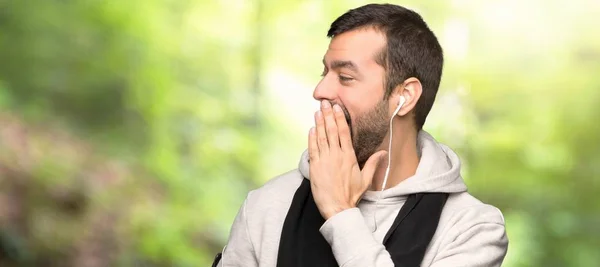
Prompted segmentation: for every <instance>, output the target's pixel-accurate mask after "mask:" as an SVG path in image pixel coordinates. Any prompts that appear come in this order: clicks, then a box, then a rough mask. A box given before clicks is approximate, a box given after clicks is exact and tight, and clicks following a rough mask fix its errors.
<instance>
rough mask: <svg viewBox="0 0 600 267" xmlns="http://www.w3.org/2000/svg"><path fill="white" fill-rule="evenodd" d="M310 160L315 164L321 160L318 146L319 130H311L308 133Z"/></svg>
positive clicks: (313, 128)
mask: <svg viewBox="0 0 600 267" xmlns="http://www.w3.org/2000/svg"><path fill="white" fill-rule="evenodd" d="M308 158H309V159H310V160H311V161H312V162H315V161H317V160H319V146H318V145H317V130H316V129H315V127H312V128H310V131H309V133H308Z"/></svg>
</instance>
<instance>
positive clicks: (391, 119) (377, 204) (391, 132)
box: [373, 96, 406, 232]
mask: <svg viewBox="0 0 600 267" xmlns="http://www.w3.org/2000/svg"><path fill="white" fill-rule="evenodd" d="M405 102H406V98H404V96H400V99H399V100H398V107H397V108H396V110H394V113H393V114H392V116H391V117H390V141H389V144H388V165H387V167H386V168H385V176H384V177H383V184H382V185H381V191H379V197H378V198H377V202H375V212H373V220H374V222H375V230H374V231H373V232H375V231H376V230H377V218H376V217H375V216H376V214H377V209H378V208H379V200H381V194H383V190H385V186H386V184H387V180H388V176H389V175H390V165H391V163H392V137H393V136H394V135H393V127H392V122H393V121H394V117H395V116H396V115H398V112H400V109H401V108H402V106H404V103H405Z"/></svg>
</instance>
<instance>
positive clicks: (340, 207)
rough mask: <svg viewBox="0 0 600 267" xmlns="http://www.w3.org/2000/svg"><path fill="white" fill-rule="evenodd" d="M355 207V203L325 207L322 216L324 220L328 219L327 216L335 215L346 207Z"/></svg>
mask: <svg viewBox="0 0 600 267" xmlns="http://www.w3.org/2000/svg"><path fill="white" fill-rule="evenodd" d="M352 208H356V206H355V205H338V206H335V207H333V208H330V209H327V211H326V212H324V213H323V218H324V219H325V220H329V218H331V217H333V216H335V215H337V214H338V213H340V212H342V211H345V210H347V209H352Z"/></svg>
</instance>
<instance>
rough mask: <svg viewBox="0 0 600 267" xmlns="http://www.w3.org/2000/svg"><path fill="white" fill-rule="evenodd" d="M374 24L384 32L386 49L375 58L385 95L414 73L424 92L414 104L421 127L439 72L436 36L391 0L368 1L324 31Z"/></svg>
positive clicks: (440, 58)
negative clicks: (389, 0)
mask: <svg viewBox="0 0 600 267" xmlns="http://www.w3.org/2000/svg"><path fill="white" fill-rule="evenodd" d="M365 27H373V28H374V29H376V30H379V31H381V32H382V33H384V34H385V36H386V43H387V45H386V49H384V50H383V51H381V53H379V54H378V55H376V61H377V63H378V64H380V65H381V66H383V67H384V68H385V70H386V77H385V85H386V92H385V96H384V99H387V98H388V97H389V96H390V95H391V93H392V90H393V89H394V88H395V87H397V86H398V85H400V84H401V83H402V82H404V80H406V79H408V78H410V77H415V78H417V79H419V81H421V84H422V86H423V92H422V94H421V97H420V99H419V101H418V102H417V104H416V106H415V126H416V128H417V130H420V129H422V128H423V124H425V119H426V118H427V114H429V111H430V110H431V107H432V106H433V102H434V101H435V95H436V94H437V91H438V87H439V85H440V79H441V76H442V66H443V64H444V56H443V52H442V47H441V46H440V44H439V42H438V40H437V38H436V37H435V35H434V34H433V32H432V31H431V30H430V29H429V27H428V26H427V24H426V23H425V21H423V18H421V16H420V15H419V14H417V13H416V12H414V11H412V10H410V9H407V8H404V7H401V6H397V5H391V4H368V5H365V6H362V7H359V8H356V9H351V10H349V11H348V12H346V13H344V14H343V15H341V16H340V17H339V18H337V19H336V20H335V21H334V22H333V23H332V24H331V28H329V31H328V32H327V36H328V37H331V38H333V37H335V36H336V35H338V34H342V33H344V32H347V31H351V30H355V29H359V28H365Z"/></svg>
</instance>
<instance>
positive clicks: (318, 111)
mask: <svg viewBox="0 0 600 267" xmlns="http://www.w3.org/2000/svg"><path fill="white" fill-rule="evenodd" d="M322 116H323V114H322V113H321V111H320V110H317V118H321V117H322Z"/></svg>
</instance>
